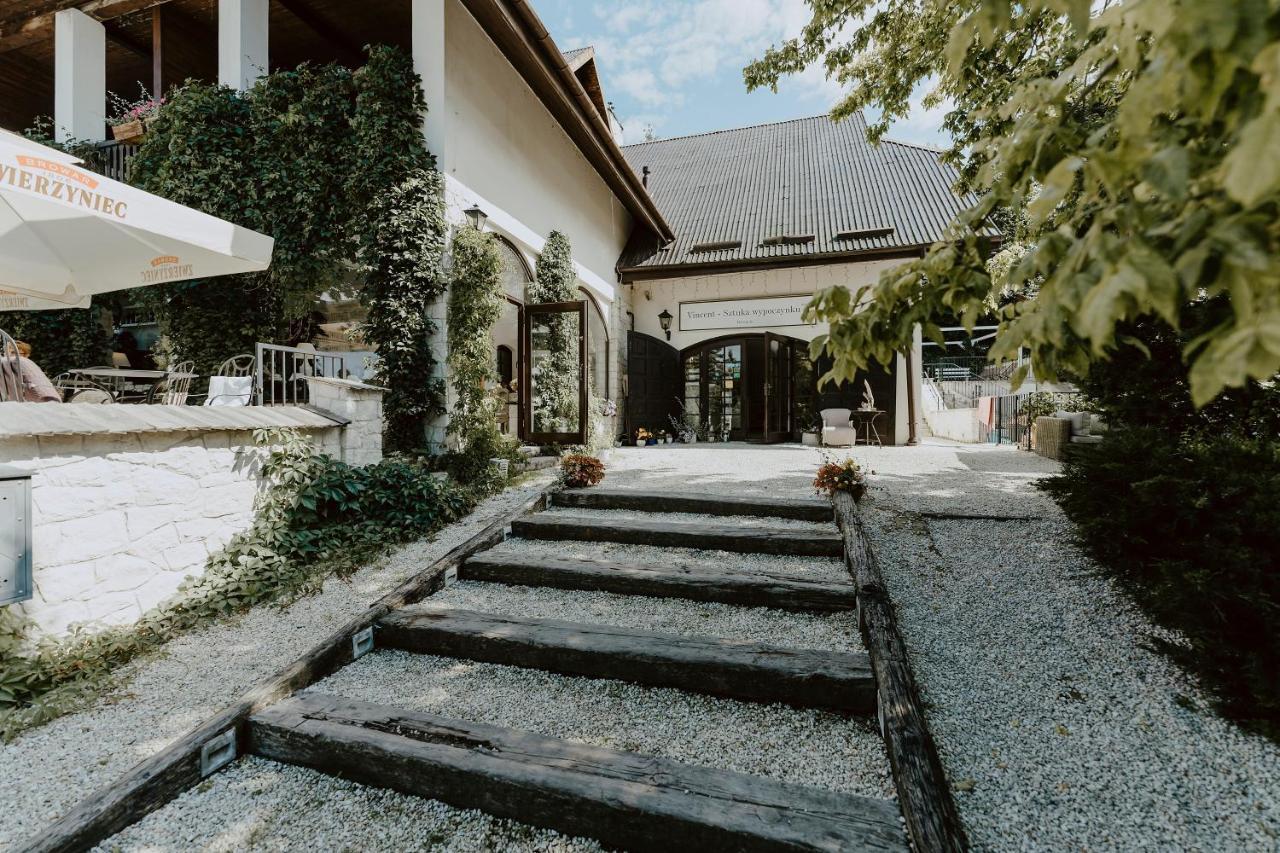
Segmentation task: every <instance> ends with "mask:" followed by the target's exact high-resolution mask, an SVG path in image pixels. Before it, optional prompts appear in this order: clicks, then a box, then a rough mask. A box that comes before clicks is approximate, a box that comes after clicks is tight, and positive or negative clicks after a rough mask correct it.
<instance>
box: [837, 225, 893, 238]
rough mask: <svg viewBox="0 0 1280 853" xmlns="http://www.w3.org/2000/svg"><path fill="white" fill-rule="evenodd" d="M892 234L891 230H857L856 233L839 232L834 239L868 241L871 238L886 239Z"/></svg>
mask: <svg viewBox="0 0 1280 853" xmlns="http://www.w3.org/2000/svg"><path fill="white" fill-rule="evenodd" d="M892 233H893V229H892V228H859V229H858V230H856V231H840V232H839V233H837V234H836V239H837V240H870V239H871V238H872V237H888V236H889V235H890V234H892Z"/></svg>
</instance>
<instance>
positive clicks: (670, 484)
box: [603, 442, 848, 498]
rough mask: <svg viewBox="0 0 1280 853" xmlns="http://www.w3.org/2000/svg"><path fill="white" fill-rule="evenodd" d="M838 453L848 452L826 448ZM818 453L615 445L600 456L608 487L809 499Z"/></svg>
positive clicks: (794, 448) (784, 447)
mask: <svg viewBox="0 0 1280 853" xmlns="http://www.w3.org/2000/svg"><path fill="white" fill-rule="evenodd" d="M827 453H828V454H829V455H835V456H838V457H841V458H843V457H844V456H847V455H848V453H847V451H844V450H830V451H827ZM822 458H823V452H822V451H821V450H819V449H818V448H816V447H801V446H800V445H797V444H772V445H767V444H746V443H744V442H732V443H729V444H711V443H699V444H664V445H661V446H657V447H617V448H614V449H613V450H611V451H609V454H608V457H607V458H606V459H605V466H606V470H605V478H604V484H603V485H606V486H608V487H609V488H611V489H614V488H616V489H628V488H634V489H638V490H643V491H658V492H661V491H670V492H689V493H694V494H708V493H710V494H728V495H760V496H766V497H769V496H772V497H796V498H811V497H813V496H814V492H813V477H814V475H815V474H816V473H817V470H818V466H819V465H821V464H822Z"/></svg>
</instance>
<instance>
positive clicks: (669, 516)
mask: <svg viewBox="0 0 1280 853" xmlns="http://www.w3.org/2000/svg"><path fill="white" fill-rule="evenodd" d="M539 515H541V516H543V517H546V518H555V519H557V520H581V521H584V522H586V521H594V522H606V523H609V524H616V523H618V522H625V521H631V520H643V521H650V522H656V521H676V522H685V523H696V524H707V525H714V526H716V527H724V526H726V525H732V526H733V527H765V528H769V529H772V530H798V531H801V532H809V533H828V534H830V533H835V532H837V531H836V526H835V522H834V521H821V522H819V521H797V520H795V519H791V518H762V517H760V516H753V515H735V516H724V515H704V514H702V513H694V512H640V511H638V510H634V509H578V508H576V507H554V508H552V509H549V510H547V511H546V512H543V513H539Z"/></svg>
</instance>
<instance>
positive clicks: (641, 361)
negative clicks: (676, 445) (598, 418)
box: [624, 332, 684, 439]
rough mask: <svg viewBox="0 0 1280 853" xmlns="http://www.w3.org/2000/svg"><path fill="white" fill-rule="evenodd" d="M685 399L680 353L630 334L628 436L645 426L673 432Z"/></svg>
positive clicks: (644, 335)
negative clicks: (672, 429) (673, 426)
mask: <svg viewBox="0 0 1280 853" xmlns="http://www.w3.org/2000/svg"><path fill="white" fill-rule="evenodd" d="M683 397H684V385H683V377H682V374H681V366H680V354H679V353H678V352H677V351H676V348H675V347H673V346H671V345H670V344H668V343H666V342H665V341H661V340H658V339H657V338H655V337H651V336H649V335H646V334H643V333H641V332H627V401H626V409H625V412H626V418H625V420H626V424H625V427H624V428H625V429H626V431H627V434H628V435H630V436H631V437H632V438H633V439H634V438H635V434H636V430H638V429H640V428H641V427H644V428H645V429H647V430H649V431H650V432H652V433H655V434H656V433H657V432H658V431H659V430H667V431H668V432H670V431H671V420H670V419H671V418H672V417H679V413H680V405H679V404H680V401H681V400H682V399H683Z"/></svg>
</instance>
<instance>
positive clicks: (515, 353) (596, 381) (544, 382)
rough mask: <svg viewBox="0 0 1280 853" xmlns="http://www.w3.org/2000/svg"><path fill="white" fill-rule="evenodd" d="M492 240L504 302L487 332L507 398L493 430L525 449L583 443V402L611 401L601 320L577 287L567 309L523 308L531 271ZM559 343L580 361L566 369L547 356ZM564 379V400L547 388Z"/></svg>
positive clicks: (559, 390) (514, 251)
mask: <svg viewBox="0 0 1280 853" xmlns="http://www.w3.org/2000/svg"><path fill="white" fill-rule="evenodd" d="M494 236H495V237H496V238H497V245H498V250H499V253H500V254H501V256H502V261H503V264H502V266H503V289H504V295H505V297H506V301H507V306H506V308H505V310H504V311H503V313H502V315H501V317H500V318H499V320H498V322H497V323H496V324H495V325H494V329H493V339H494V345H495V347H496V349H497V352H496V354H495V357H496V360H497V367H498V373H499V376H500V378H501V379H502V384H503V388H504V389H505V392H506V395H507V401H506V405H505V407H504V408H503V410H502V411H501V412H500V413H499V417H498V420H499V425H500V427H501V428H502V430H503V432H507V433H510V434H513V435H518V436H519V437H520V439H521V440H523V441H529V442H532V443H539V444H545V443H558V444H582V443H585V442H586V440H587V427H588V421H589V418H588V411H587V410H588V407H589V401H590V397H591V396H593V395H594V396H596V397H606V398H607V397H609V396H610V388H609V386H610V364H609V362H610V354H611V348H610V338H609V323H608V320H607V317H608V314H607V313H606V311H605V309H604V308H602V307H601V306H600V305H599V303H597V302H596V300H595V299H594V298H593V297H592V296H591V294H589V293H588V292H587V291H586V290H585V289H584V288H582V287H579V288H578V295H579V299H577V300H575V301H572V302H563V303H556V304H553V305H541V304H529V300H528V288H529V285H530V284H531V283H532V282H533V280H534V271H533V268H532V267H531V266H530V265H529V263H528V261H527V260H526V259H525V256H524V254H523V253H522V252H521V251H520V250H519V249H518V248H516V246H515V245H514V244H513V243H512V242H511V241H510V240H508V239H507V238H506V237H504V236H502V235H501V234H496V233H495V234H494ZM563 338H567V339H568V340H570V341H573V340H576V341H577V344H578V353H579V356H578V358H577V359H576V360H574V361H575V363H573V364H570V365H567V366H566V365H564V364H559V363H558V362H556V361H555V359H554V358H552V357H551V356H550V354H549V352H548V346H549V345H551V342H552V341H553V340H557V339H563ZM561 343H563V341H561ZM552 349H553V350H555V349H557V347H556V346H552ZM566 374H574V375H575V376H576V390H577V393H576V395H574V394H572V393H571V392H570V393H569V394H568V395H566V393H565V389H564V388H563V387H561V386H562V385H563V383H561V382H555V383H552V382H550V381H549V379H550V378H551V377H555V378H563V377H564V376H565V375H566ZM570 384H571V385H572V384H574V380H573V379H571V380H570ZM553 385H554V386H555V387H554V388H553V387H552V386H553ZM570 398H572V399H570Z"/></svg>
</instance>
